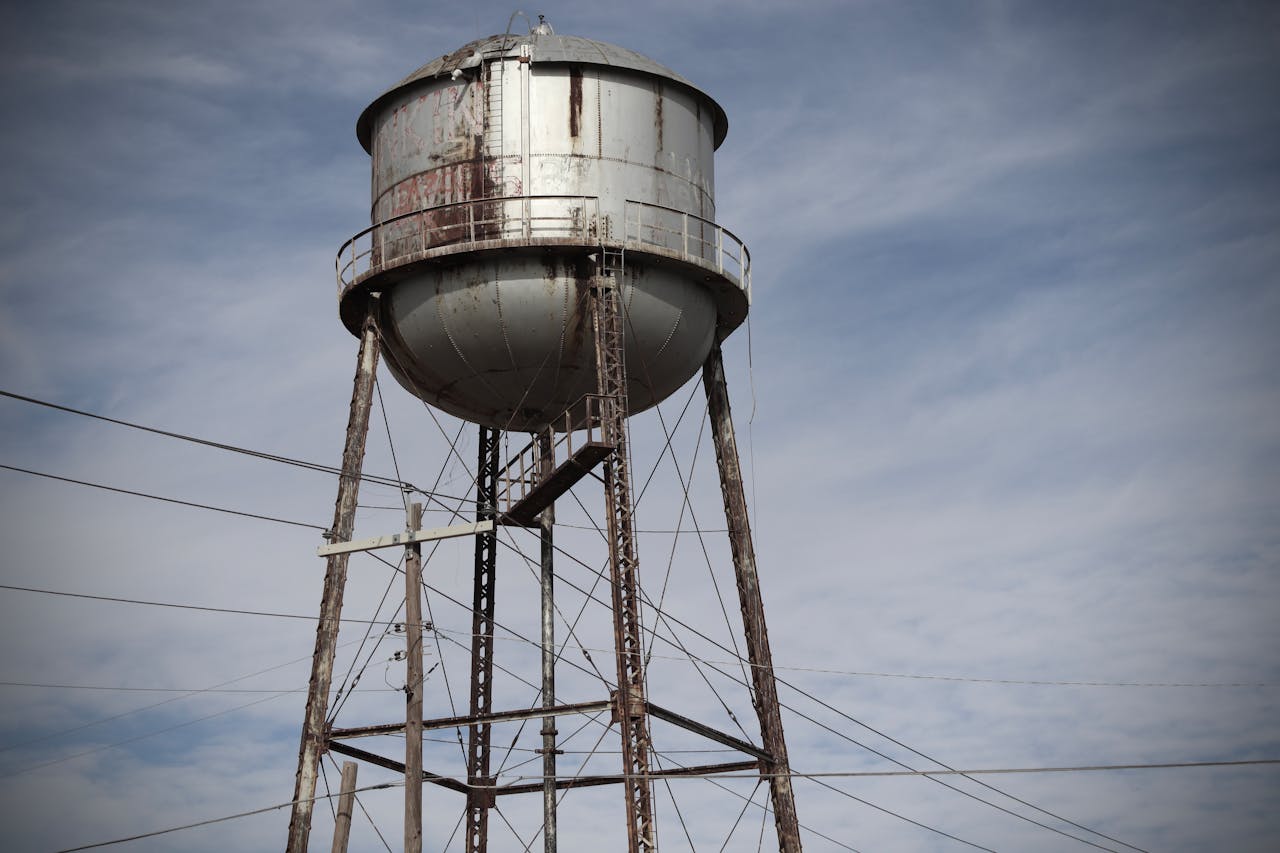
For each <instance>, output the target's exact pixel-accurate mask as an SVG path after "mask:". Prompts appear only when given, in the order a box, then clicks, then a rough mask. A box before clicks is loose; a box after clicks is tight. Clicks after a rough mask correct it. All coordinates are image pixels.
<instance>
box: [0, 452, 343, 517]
mask: <svg viewBox="0 0 1280 853" xmlns="http://www.w3.org/2000/svg"><path fill="white" fill-rule="evenodd" d="M0 468H3V469H4V470H6V471H17V472H18V473H20V474H30V475H32V476H33V477H44V478H45V479H47V480H58V481H59V482H63V483H73V484H75V485H77V486H88V487H89V488H91V489H101V490H103V491H104V492H115V493H116V494H120V495H132V496H133V497H135V498H148V499H149V500H153V501H163V502H164V503H170V504H178V505H179V506H187V507H194V508H195V509H207V510H210V511H212V512H221V513H226V514H227V515H238V516H241V517H243V518H256V519H258V520H259V521H273V522H275V523H276V524H290V525H293V526H294V527H310V528H311V529H312V530H320V531H324V530H326V529H327V528H326V527H324V526H322V525H319V524H308V523H307V522H305V521H290V520H289V519H287V518H276V517H274V516H270V515H259V514H258V513H256V512H243V511H241V510H238V509H227V508H226V507H221V506H211V505H209V504H201V503H195V502H194V501H184V500H179V499H177V498H166V497H163V496H161V495H152V494H148V493H147V492H135V491H133V490H132V489H121V488H118V487H116V486H106V485H103V484H102V483H90V482H89V481H87V480H74V479H72V478H70V477H59V476H58V475H57V474H46V473H45V472H43V471H32V470H31V469H30V468H18V467H16V466H14V465H0Z"/></svg>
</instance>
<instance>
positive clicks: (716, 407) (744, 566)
mask: <svg viewBox="0 0 1280 853" xmlns="http://www.w3.org/2000/svg"><path fill="white" fill-rule="evenodd" d="M702 381H703V386H704V388H705V389H706V393H707V414H708V416H709V418H710V420H711V435H712V438H713V440H714V442H715V448H716V463H717V464H718V466H719V468H720V491H721V496H722V497H723V498H724V515H725V521H726V522H727V523H728V524H727V526H728V528H729V546H730V549H731V550H732V552H733V568H734V574H735V576H736V579H737V587H738V603H739V606H740V607H741V609H742V623H743V633H744V635H745V638H746V643H747V657H748V660H749V661H750V662H751V685H752V687H753V688H754V689H753V691H752V694H751V701H752V704H753V705H754V706H755V711H756V716H757V718H758V719H759V721H760V737H761V740H763V741H764V748H765V751H766V752H767V753H768V757H767V758H766V759H764V760H762V762H761V771H762V772H763V773H767V774H768V776H769V793H770V796H771V798H772V801H773V815H774V826H775V828H776V830H777V834H778V849H779V850H780V851H782V853H799V851H800V822H799V819H798V818H797V816H796V802H795V794H794V792H793V791H792V789H791V775H790V772H791V766H790V762H789V761H788V758H787V741H786V738H785V737H784V736H783V733H782V714H781V711H780V709H779V705H778V687H777V684H776V683H775V681H774V675H773V654H772V652H771V651H770V649H769V631H768V628H767V627H766V626H765V621H764V602H763V600H762V599H761V597H760V578H759V575H758V573H757V571H756V554H755V546H754V545H753V544H752V541H751V522H750V518H749V516H748V515H747V498H746V492H745V491H744V489H743V485H742V469H741V467H740V465H739V462H738V443H737V439H736V438H735V437H734V433H733V418H732V416H731V414H730V411H729V388H728V384H727V383H726V382H725V377H724V360H723V358H722V357H721V354H720V346H719V345H718V344H717V345H716V346H715V347H713V348H712V350H711V355H710V356H709V357H708V358H707V364H706V366H705V367H704V368H703V370H702Z"/></svg>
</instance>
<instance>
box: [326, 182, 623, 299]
mask: <svg viewBox="0 0 1280 853" xmlns="http://www.w3.org/2000/svg"><path fill="white" fill-rule="evenodd" d="M547 202H561V203H562V204H560V205H557V206H556V207H555V208H553V209H552V210H551V211H549V212H547V213H541V212H540V211H541V209H543V207H544V205H545V203H547ZM564 202H569V204H563V203H564ZM575 202H576V204H574V203H575ZM535 206H536V207H537V208H538V210H535ZM513 208H514V209H513ZM599 218H600V213H599V199H597V198H596V197H595V196H584V195H539V196H496V197H493V198H478V199H468V200H466V201H457V202H450V203H449V204H440V205H436V206H434V207H427V208H422V209H420V210H413V211H410V212H408V213H402V214H400V215H398V216H393V217H391V218H390V219H384V220H383V221H381V222H379V223H377V224H375V225H371V226H369V227H368V228H366V229H364V230H363V231H361V232H359V233H358V234H356V235H355V236H354V237H352V238H351V239H349V240H347V241H346V242H345V243H343V244H342V247H341V248H340V249H338V255H337V258H336V259H335V260H334V271H335V273H336V274H337V280H338V296H339V298H341V296H342V294H343V293H344V292H345V291H346V290H347V289H348V288H350V287H351V286H352V285H353V284H355V283H356V281H357V280H358V279H360V278H362V277H363V276H366V275H368V274H370V273H373V272H376V271H378V270H381V269H387V268H389V267H394V266H396V265H397V264H399V263H401V262H402V261H403V260H404V259H406V258H408V257H410V256H412V255H416V254H420V253H422V252H425V251H427V250H429V249H434V248H437V247H439V246H449V245H457V244H465V243H475V242H479V241H483V240H517V241H521V242H526V243H535V244H536V242H537V241H538V240H541V239H546V238H557V237H558V238H569V239H577V240H580V241H581V242H583V243H584V244H588V245H589V244H592V243H595V242H597V241H598V238H597V237H596V236H595V235H596V233H597V228H598V222H599Z"/></svg>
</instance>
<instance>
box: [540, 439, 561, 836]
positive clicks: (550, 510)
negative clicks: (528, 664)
mask: <svg viewBox="0 0 1280 853" xmlns="http://www.w3.org/2000/svg"><path fill="white" fill-rule="evenodd" d="M553 441H554V436H553V434H552V433H551V432H550V430H548V431H547V432H545V433H542V434H540V435H539V436H538V445H539V446H538V451H539V455H540V456H541V458H542V476H543V477H544V478H545V477H548V476H550V474H551V470H552V469H553V468H554V467H555V459H554V458H553V457H552V442H553ZM555 523H556V505H555V504H554V503H553V504H551V505H550V506H549V507H547V508H546V509H544V510H543V511H542V516H541V517H540V518H539V520H538V526H539V528H540V532H541V534H542V554H541V556H542V707H544V708H554V707H555V704H556V623H555V541H554V538H553V533H554V530H555ZM556 734H557V732H556V718H555V717H543V718H542V849H543V853H556Z"/></svg>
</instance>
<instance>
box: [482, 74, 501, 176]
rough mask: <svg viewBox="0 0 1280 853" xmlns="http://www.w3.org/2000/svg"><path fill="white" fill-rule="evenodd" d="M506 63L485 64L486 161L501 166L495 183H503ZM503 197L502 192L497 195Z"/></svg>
mask: <svg viewBox="0 0 1280 853" xmlns="http://www.w3.org/2000/svg"><path fill="white" fill-rule="evenodd" d="M505 67H506V62H504V61H503V60H502V59H501V58H498V59H490V60H488V61H486V62H485V93H484V159H485V161H486V162H485V165H486V166H489V164H491V163H492V164H499V167H498V168H497V169H495V170H494V171H495V173H496V174H495V175H494V177H495V179H496V180H495V183H499V184H500V183H501V166H500V164H501V162H502V153H503V152H502V77H503V74H504V73H505V72H504V69H505ZM497 194H498V195H501V194H502V193H501V192H498V193H497Z"/></svg>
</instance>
